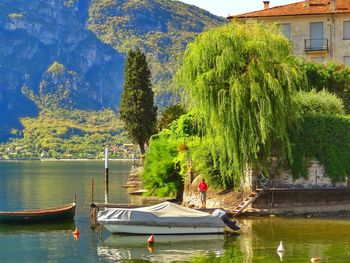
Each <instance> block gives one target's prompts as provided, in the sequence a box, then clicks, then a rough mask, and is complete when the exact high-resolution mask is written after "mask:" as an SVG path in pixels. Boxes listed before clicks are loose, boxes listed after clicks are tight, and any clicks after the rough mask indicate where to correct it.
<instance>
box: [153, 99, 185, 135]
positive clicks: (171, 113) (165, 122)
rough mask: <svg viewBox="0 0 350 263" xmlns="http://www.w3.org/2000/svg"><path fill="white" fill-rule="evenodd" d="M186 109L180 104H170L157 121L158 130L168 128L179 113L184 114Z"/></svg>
mask: <svg viewBox="0 0 350 263" xmlns="http://www.w3.org/2000/svg"><path fill="white" fill-rule="evenodd" d="M185 113H186V110H185V109H184V108H183V107H182V106H181V105H180V104H175V105H170V106H168V107H166V108H165V109H164V111H163V112H162V113H161V116H160V119H159V121H158V130H162V129H165V128H168V127H169V125H170V124H171V123H172V122H173V121H175V120H177V119H178V118H179V117H180V116H181V115H184V114H185Z"/></svg>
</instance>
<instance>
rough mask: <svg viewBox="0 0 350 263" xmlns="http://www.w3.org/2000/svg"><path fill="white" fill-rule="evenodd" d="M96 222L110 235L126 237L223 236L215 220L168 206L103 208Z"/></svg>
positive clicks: (198, 213) (166, 204) (191, 211)
mask: <svg viewBox="0 0 350 263" xmlns="http://www.w3.org/2000/svg"><path fill="white" fill-rule="evenodd" d="M97 222H98V223H99V224H101V225H103V226H104V227H105V228H106V229H107V230H108V231H110V232H112V233H128V234H138V235H146V234H158V235H159V234H163V235H172V234H215V233H223V232H224V228H225V226H226V225H225V223H224V222H223V220H222V219H221V218H220V217H219V216H214V215H211V214H208V213H204V212H201V211H197V210H194V209H190V208H187V207H184V206H180V205H177V204H174V203H170V202H163V203H160V204H158V205H153V206H148V207H142V208H135V209H125V208H106V209H105V210H103V211H99V212H98V216H97Z"/></svg>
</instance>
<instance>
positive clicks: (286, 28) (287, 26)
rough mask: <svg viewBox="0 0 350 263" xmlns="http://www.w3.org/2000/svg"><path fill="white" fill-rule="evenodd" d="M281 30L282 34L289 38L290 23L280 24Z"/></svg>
mask: <svg viewBox="0 0 350 263" xmlns="http://www.w3.org/2000/svg"><path fill="white" fill-rule="evenodd" d="M280 28H281V31H282V33H283V35H284V36H285V37H286V38H288V40H291V30H290V24H289V23H288V24H280Z"/></svg>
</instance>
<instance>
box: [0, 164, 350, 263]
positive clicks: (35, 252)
mask: <svg viewBox="0 0 350 263" xmlns="http://www.w3.org/2000/svg"><path fill="white" fill-rule="evenodd" d="M131 165H132V162H128V161H113V162H110V177H109V178H110V195H109V200H110V201H111V202H116V203H130V202H135V201H134V200H132V199H130V196H129V195H128V194H127V192H126V190H125V189H123V188H122V185H123V184H125V182H126V179H127V175H128V172H129V171H130V168H131ZM92 179H94V183H95V194H94V196H95V200H96V201H101V202H102V201H103V200H104V163H103V161H70V162H69V161H65V162H63V161H62V162H50V161H43V162H41V161H18V162H12V161H11V162H6V161H1V162H0V187H1V191H0V201H1V202H0V210H2V211H4V210H20V209H35V208H45V207H50V206H56V205H60V204H63V203H69V202H71V201H72V199H73V197H74V195H75V194H76V195H77V198H78V199H77V211H76V217H75V221H74V223H64V224H49V225H24V226H21V225H0V255H1V258H0V262H149V261H152V262H201V263H204V262H236V263H237V262H239V263H241V262H244V263H250V262H261V263H263V262H264V263H270V262H281V261H282V262H293V263H297V262H310V259H311V258H313V257H321V258H322V262H339V263H340V262H350V221H349V220H317V219H304V218H302V219H286V218H277V217H271V218H266V217H265V218H255V219H240V220H239V224H240V225H241V227H242V230H241V231H240V234H239V235H234V236H230V237H224V236H222V235H201V236H156V243H155V246H154V247H147V242H146V240H147V238H148V237H144V236H141V237H137V236H123V235H110V233H108V232H107V231H105V230H103V231H97V230H92V229H90V218H89V212H90V208H89V204H90V202H91V194H90V193H91V190H90V189H91V180H92ZM75 227H78V228H79V230H80V236H79V238H78V239H77V240H75V239H74V238H73V236H72V234H71V232H72V230H74V229H75ZM280 240H282V241H283V244H284V248H285V252H284V254H283V255H282V257H280V256H279V255H278V254H277V252H276V248H277V246H278V243H279V241H280Z"/></svg>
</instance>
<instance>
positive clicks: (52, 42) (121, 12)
mask: <svg viewBox="0 0 350 263" xmlns="http://www.w3.org/2000/svg"><path fill="white" fill-rule="evenodd" d="M222 23H224V19H223V18H218V17H215V16H213V15H211V14H210V13H208V12H205V11H203V10H201V9H199V8H196V7H194V6H188V5H186V4H183V3H180V2H177V1H171V0H32V1H21V0H2V1H1V2H0V39H1V41H0V113H1V116H2V117H1V118H0V141H1V140H4V139H5V138H6V135H8V132H9V130H10V129H11V128H18V127H19V126H20V124H19V122H18V119H19V118H20V117H24V116H35V115H36V114H37V108H36V106H35V104H34V103H33V102H32V101H31V100H29V99H28V98H27V97H26V96H25V95H24V94H23V92H22V90H23V87H27V88H28V89H29V90H32V91H33V92H34V93H35V94H38V93H39V90H40V86H41V84H42V83H43V82H44V84H45V85H46V86H50V87H51V86H55V85H56V86H57V83H63V82H64V80H62V78H61V79H60V81H57V78H55V76H50V77H48V75H52V74H51V73H52V72H51V73H50V72H48V70H49V69H50V67H51V66H52V65H54V63H58V64H60V65H63V66H64V68H65V70H66V71H67V72H71V74H70V73H67V74H65V75H66V76H68V77H69V78H68V79H67V81H68V82H69V83H70V86H69V87H70V89H71V92H70V94H72V98H71V100H72V102H73V105H75V107H77V108H81V109H85V108H88V109H100V108H102V107H111V108H115V107H116V105H117V104H118V101H119V97H120V93H121V89H122V82H123V66H124V59H125V53H126V51H127V50H128V49H129V48H140V49H142V50H143V51H145V52H146V53H147V56H148V57H149V59H150V67H151V70H152V73H153V78H154V87H155V90H156V94H157V99H156V100H157V102H158V104H162V103H165V102H166V101H167V100H168V99H169V93H171V78H172V76H173V75H174V73H175V72H176V70H177V68H178V66H179V64H180V62H181V57H182V52H183V50H184V49H185V46H186V45H187V43H188V42H189V41H191V40H192V39H193V38H194V37H195V36H196V35H197V34H198V33H199V32H201V31H203V30H205V29H206V28H208V27H212V26H217V25H220V24H222Z"/></svg>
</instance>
